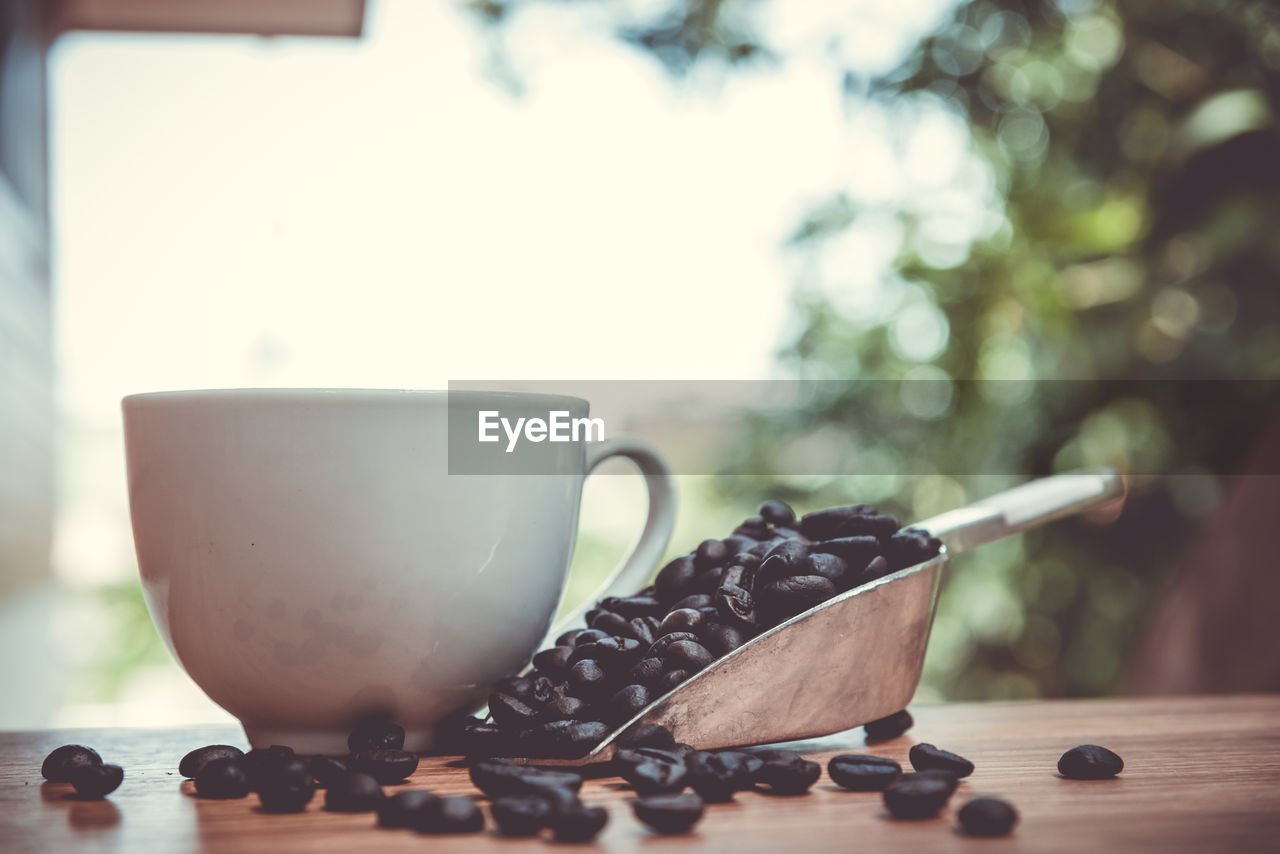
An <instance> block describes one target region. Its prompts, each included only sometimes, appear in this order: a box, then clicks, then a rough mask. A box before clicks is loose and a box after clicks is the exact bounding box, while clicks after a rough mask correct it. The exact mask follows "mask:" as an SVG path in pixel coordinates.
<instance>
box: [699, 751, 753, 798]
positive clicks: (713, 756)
mask: <svg viewBox="0 0 1280 854" xmlns="http://www.w3.org/2000/svg"><path fill="white" fill-rule="evenodd" d="M684 761H685V767H686V768H687V775H686V778H685V779H686V782H687V783H688V785H689V786H690V788H692V789H693V790H694V791H695V792H697V793H698V794H699V795H701V796H702V799H703V800H704V801H706V802H707V803H712V804H717V803H725V802H727V801H731V800H733V795H734V793H735V792H740V791H743V790H745V789H750V788H751V787H752V786H753V785H754V784H755V775H756V772H757V771H759V770H760V769H761V768H762V767H763V766H764V762H763V761H762V760H760V759H757V758H755V757H754V756H751V755H750V754H746V753H739V752H737V751H727V750H726V751H721V752H719V753H709V752H706V751H696V752H694V753H690V754H689V755H688V756H686V757H685V760H684Z"/></svg>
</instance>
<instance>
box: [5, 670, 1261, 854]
mask: <svg viewBox="0 0 1280 854" xmlns="http://www.w3.org/2000/svg"><path fill="white" fill-rule="evenodd" d="M912 712H913V714H915V716H916V726H915V728H914V729H913V730H911V731H910V732H909V733H908V734H907V735H905V736H903V737H901V738H898V739H895V740H894V741H891V742H887V743H884V744H880V745H876V746H875V747H873V748H872V749H871V752H874V753H877V754H880V755H884V756H891V757H893V758H895V759H898V760H899V761H901V762H902V763H903V765H904V766H905V765H906V764H907V756H906V754H907V750H908V748H909V747H910V746H911V744H912V743H913V742H914V741H930V742H934V743H936V744H938V745H939V746H941V747H944V748H947V749H950V750H954V751H956V752H958V753H960V754H962V755H964V756H967V757H968V758H970V759H972V760H973V761H974V762H975V764H976V765H977V771H975V772H974V774H973V776H972V777H970V778H969V779H968V780H967V781H966V782H965V783H964V784H963V785H962V786H961V788H960V790H959V791H958V792H957V793H956V795H955V797H954V798H953V799H952V802H951V804H950V805H949V806H948V807H947V808H946V809H945V810H944V811H943V813H942V815H941V816H940V817H938V818H936V819H932V820H928V821H913V822H905V821H893V820H891V819H889V818H888V816H887V813H886V812H885V810H884V807H883V804H882V801H881V798H880V795H879V794H876V793H870V794H863V793H854V792H846V791H844V790H842V789H838V788H837V787H835V786H834V785H833V784H832V783H831V782H830V780H829V779H828V778H827V776H826V774H825V771H824V774H823V776H822V779H820V780H819V781H818V783H817V785H815V786H814V788H813V790H812V791H811V792H810V793H809V794H808V795H804V796H797V797H776V796H769V795H765V794H757V793H755V792H747V793H742V794H740V795H738V798H737V802H736V803H733V804H725V805H717V806H711V807H709V808H708V811H707V815H706V817H705V818H704V819H703V821H702V823H701V824H700V825H698V827H697V829H696V832H695V833H694V834H692V835H689V836H683V837H658V836H654V835H653V834H651V833H649V832H648V831H647V830H645V829H644V827H643V826H642V825H641V824H639V823H638V822H637V821H636V820H635V818H634V817H633V816H632V814H631V810H630V808H629V806H628V804H627V799H628V798H629V797H630V796H631V795H630V792H629V791H627V790H626V789H624V788H623V787H622V785H621V781H619V780H617V779H616V778H606V779H600V780H588V781H587V783H586V784H585V785H584V786H583V796H584V800H586V801H587V802H588V803H597V804H602V805H607V806H608V808H609V811H610V821H609V825H608V827H606V829H605V831H604V832H603V833H602V834H601V836H600V837H599V838H598V839H597V841H596V843H595V844H594V845H578V846H569V848H570V849H575V850H581V851H591V850H608V851H642V852H662V851H671V852H675V851H683V850H689V849H699V850H703V851H716V852H720V851H725V852H735V854H736V853H737V852H743V854H745V852H769V853H770V854H776V852H785V853H786V854H802V852H811V851H828V850H829V851H850V852H853V851H881V850H901V851H913V852H914V851H976V850H984V851H985V850H991V851H1005V852H1012V851H1024V850H1025V851H1071V852H1092V851H1126V852H1127V851H1160V852H1168V851H1196V852H1204V851H1233V852H1240V851H1276V850H1280V695H1262V696H1218V697H1183V698H1158V699H1117V700H1096V701H1054V702H1030V703H990V704H953V705H942V706H920V707H916V708H913V709H912ZM68 742H78V743H83V744H87V745H89V746H91V747H94V748H96V749H97V750H98V751H99V752H100V753H102V755H103V757H104V758H105V759H106V761H108V762H114V763H116V764H119V765H122V766H124V768H125V781H124V784H123V785H122V786H121V787H120V788H119V789H118V790H117V791H116V792H115V793H114V794H112V795H111V797H110V798H109V799H107V800H105V801H92V802H87V801H77V800H75V799H74V795H69V794H68V793H69V792H70V786H68V785H66V784H53V783H43V782H42V780H41V778H40V763H41V761H42V759H43V757H44V756H45V754H46V753H47V752H48V751H49V750H51V749H52V748H54V747H56V746H58V745H59V744H65V743H68ZM213 742H230V743H233V744H241V745H243V742H244V737H243V735H242V734H241V733H239V732H238V731H236V730H232V729H227V728H221V729H206V730H127V729H123V730H91V731H71V730H64V731H54V732H39V733H3V734H0V850H3V851H41V852H44V851H78V850H93V851H99V850H101V851H127V852H134V851H194V850H212V851H271V852H277V851H286V850H307V851H359V850H371V849H376V850H379V851H384V850H385V851H397V850H422V849H426V848H430V849H431V850H432V851H434V852H441V854H448V852H473V851H501V852H507V853H508V854H511V853H512V852H517V851H526V850H527V851H539V850H545V849H546V848H547V846H548V842H547V841H545V840H536V839H535V840H508V839H502V838H500V837H498V836H496V835H494V834H493V833H491V832H487V833H484V834H477V835H470V836H444V837H424V836H421V835H418V834H416V833H414V832H413V831H408V830H403V831H388V830H380V829H377V828H375V825H374V821H375V820H374V816H373V815H372V814H359V815H342V814H331V813H326V812H324V811H323V810H322V809H321V805H322V803H323V797H322V795H320V796H317V797H316V799H315V800H313V801H312V803H311V805H310V806H309V807H308V809H307V811H306V812H305V813H301V814H298V815H285V816H274V815H265V814H263V813H261V812H260V811H259V810H258V809H257V799H256V797H253V796H251V797H250V798H248V799H245V800H239V801H208V800H200V799H197V798H195V797H194V796H193V795H192V784H191V783H190V782H184V781H183V780H182V778H181V777H179V776H178V775H177V764H178V759H179V758H181V756H182V755H183V754H184V753H185V752H186V751H187V750H189V749H191V748H193V747H198V746H200V745H202V744H208V743H213ZM1080 743H1096V744H1103V745H1106V746H1108V747H1110V748H1112V749H1113V750H1115V751H1116V752H1118V753H1119V754H1120V755H1121V756H1123V757H1124V759H1125V770H1124V773H1123V774H1121V775H1120V777H1119V778H1117V779H1114V780H1106V781H1098V782H1083V781H1076V780H1065V779H1063V778H1061V777H1060V776H1058V773H1057V770H1056V763H1057V759H1058V756H1059V755H1060V754H1061V753H1062V752H1063V751H1064V750H1066V749H1067V748H1069V747H1072V746H1074V745H1076V744H1080ZM804 749H805V751H806V752H812V753H814V754H818V755H817V756H815V757H814V758H818V759H820V760H821V761H822V762H823V766H824V769H825V764H826V759H827V758H829V757H830V756H831V755H834V754H835V753H837V752H842V751H850V750H852V751H859V752H861V751H862V750H863V743H862V736H861V730H854V731H851V732H848V733H843V734H841V735H838V736H833V737H831V738H827V739H823V740H821V741H816V742H810V743H808V744H806V745H804ZM447 762H448V759H447V758H439V757H435V758H430V759H426V760H424V762H423V763H422V765H421V767H419V769H418V771H417V773H416V774H414V776H413V778H412V779H411V780H410V782H409V783H408V784H406V785H407V786H410V787H413V788H427V789H431V790H433V791H436V792H439V793H445V794H471V793H474V789H473V788H472V787H471V784H470V781H469V780H468V779H467V774H466V771H465V770H462V769H460V768H455V767H448V766H447V764H446V763H447ZM389 788H390V787H389ZM977 794H990V795H997V796H1000V797H1003V798H1006V799H1008V800H1010V801H1012V802H1013V803H1014V804H1015V805H1016V806H1017V808H1018V810H1019V812H1020V813H1021V816H1022V820H1021V823H1020V824H1019V826H1018V827H1017V829H1016V830H1015V831H1014V833H1013V835H1012V836H1010V837H1007V838H1004V839H998V840H982V839H973V838H969V837H965V836H962V835H960V834H959V833H957V832H956V831H955V824H956V820H955V813H956V810H958V809H959V807H960V806H961V805H963V804H964V803H965V802H966V801H967V800H968V799H969V798H970V797H972V796H973V795H977Z"/></svg>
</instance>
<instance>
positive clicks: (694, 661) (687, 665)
mask: <svg viewBox="0 0 1280 854" xmlns="http://www.w3.org/2000/svg"><path fill="white" fill-rule="evenodd" d="M662 660H663V662H664V663H665V664H666V665H667V668H668V670H686V671H689V672H690V673H696V672H697V671H699V670H701V669H702V668H704V667H706V666H708V665H710V664H711V663H712V662H713V661H715V657H714V656H713V655H712V654H711V653H709V652H707V648H706V647H705V646H703V645H702V644H700V643H698V642H697V641H687V640H685V641H676V642H675V643H673V644H671V646H669V647H667V652H666V654H665V655H663V656H662Z"/></svg>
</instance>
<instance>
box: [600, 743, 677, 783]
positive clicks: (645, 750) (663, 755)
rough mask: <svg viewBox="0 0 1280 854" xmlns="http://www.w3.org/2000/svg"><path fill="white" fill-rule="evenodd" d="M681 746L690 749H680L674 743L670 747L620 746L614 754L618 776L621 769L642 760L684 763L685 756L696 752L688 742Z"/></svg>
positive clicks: (637, 763)
mask: <svg viewBox="0 0 1280 854" xmlns="http://www.w3.org/2000/svg"><path fill="white" fill-rule="evenodd" d="M679 747H682V748H684V747H687V748H689V749H688V750H682V749H678V748H677V745H672V746H671V747H670V748H664V747H634V748H630V747H620V748H618V750H617V751H616V752H615V753H614V754H613V761H614V764H615V766H616V768H617V769H618V770H619V774H618V776H622V774H621V771H622V770H623V769H626V768H629V767H631V766H634V765H639V764H640V763H641V762H647V761H649V760H651V759H656V760H658V761H659V762H668V763H673V764H674V763H682V762H684V758H685V757H686V756H688V755H689V754H690V753H693V752H694V751H693V748H692V747H689V745H687V744H686V745H680V746H679Z"/></svg>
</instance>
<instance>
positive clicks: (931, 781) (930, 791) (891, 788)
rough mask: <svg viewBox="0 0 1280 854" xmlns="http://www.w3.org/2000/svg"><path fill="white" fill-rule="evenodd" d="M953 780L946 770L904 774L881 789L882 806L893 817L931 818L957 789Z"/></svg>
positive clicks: (953, 777)
mask: <svg viewBox="0 0 1280 854" xmlns="http://www.w3.org/2000/svg"><path fill="white" fill-rule="evenodd" d="M956 782H957V781H956V778H955V776H954V775H952V774H949V773H947V772H946V771H918V772H916V773H914V774H903V775H902V776H901V777H899V778H898V779H896V780H894V781H893V782H892V783H890V784H889V785H888V786H886V787H885V790H884V805H885V806H886V807H888V809H889V813H890V815H892V816H893V817H894V818H902V819H916V818H933V817H934V816H935V815H937V814H938V811H939V810H941V809H942V807H943V805H944V804H946V802H947V800H948V799H949V798H950V797H951V794H952V793H953V792H954V791H955V790H956Z"/></svg>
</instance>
